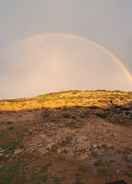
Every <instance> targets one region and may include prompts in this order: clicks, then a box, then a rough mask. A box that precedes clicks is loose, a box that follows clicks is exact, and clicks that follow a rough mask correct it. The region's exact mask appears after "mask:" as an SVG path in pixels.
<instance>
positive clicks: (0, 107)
mask: <svg viewBox="0 0 132 184" xmlns="http://www.w3.org/2000/svg"><path fill="white" fill-rule="evenodd" d="M121 179H124V180H125V181H126V182H128V184H131V183H132V92H119V91H113V92H110V91H68V92H62V93H53V94H49V95H45V96H39V97H36V98H33V99H29V100H28V99H18V100H6V101H1V102H0V184H105V182H111V181H114V180H121Z"/></svg>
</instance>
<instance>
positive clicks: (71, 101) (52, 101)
mask: <svg viewBox="0 0 132 184" xmlns="http://www.w3.org/2000/svg"><path fill="white" fill-rule="evenodd" d="M131 101H132V92H121V91H103V90H102V91H65V92H58V93H50V94H45V95H41V96H37V97H34V98H31V99H17V100H4V101H0V110H7V111H8V110H10V111H13V110H15V111H17V110H25V109H41V108H57V107H73V106H83V107H90V106H96V107H104V108H105V107H108V106H110V105H111V102H112V103H113V104H114V105H124V104H127V103H130V102H131Z"/></svg>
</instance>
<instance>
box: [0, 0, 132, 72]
mask: <svg viewBox="0 0 132 184" xmlns="http://www.w3.org/2000/svg"><path fill="white" fill-rule="evenodd" d="M44 32H59V33H70V34H75V35H79V36H81V37H84V38H87V39H89V40H92V41H96V42H97V43H98V44H101V45H103V46H104V47H106V48H107V49H109V50H111V51H112V52H113V53H114V54H115V55H117V56H118V57H120V58H121V60H122V61H123V62H124V64H126V65H127V66H128V69H129V71H130V72H131V73H132V0H0V47H1V48H2V47H7V46H8V45H10V44H11V43H13V42H14V41H15V40H20V39H25V38H28V37H31V36H33V35H36V34H39V33H44ZM2 62H3V61H2V60H1V58H0V67H1V66H2Z"/></svg>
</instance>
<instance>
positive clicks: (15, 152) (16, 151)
mask: <svg viewBox="0 0 132 184" xmlns="http://www.w3.org/2000/svg"><path fill="white" fill-rule="evenodd" d="M22 151H23V150H22V149H16V150H15V151H14V154H15V155H18V154H20V153H22Z"/></svg>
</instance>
